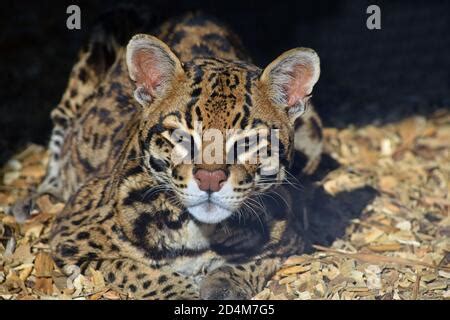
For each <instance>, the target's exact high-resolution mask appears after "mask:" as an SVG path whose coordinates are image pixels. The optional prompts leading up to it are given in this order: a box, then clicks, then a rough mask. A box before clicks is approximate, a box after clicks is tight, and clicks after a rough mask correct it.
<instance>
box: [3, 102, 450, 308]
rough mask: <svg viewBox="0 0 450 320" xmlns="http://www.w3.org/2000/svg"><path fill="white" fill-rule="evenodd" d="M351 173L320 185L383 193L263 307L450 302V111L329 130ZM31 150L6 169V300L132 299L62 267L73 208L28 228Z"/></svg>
mask: <svg viewBox="0 0 450 320" xmlns="http://www.w3.org/2000/svg"><path fill="white" fill-rule="evenodd" d="M325 138H326V152H327V153H328V154H330V155H331V156H332V157H333V158H334V159H335V160H337V161H338V162H339V163H340V164H341V166H340V167H339V168H338V169H336V170H333V171H331V172H329V173H328V174H327V175H326V176H325V177H324V178H323V179H322V180H321V181H320V182H319V183H318V184H319V185H320V186H322V187H323V188H324V189H325V190H326V192H327V193H328V194H330V195H331V196H333V195H335V194H338V193H339V192H342V191H351V190H353V189H355V188H360V187H361V186H365V185H368V186H371V187H373V188H375V189H377V190H378V191H379V193H378V195H377V196H376V198H375V199H374V201H373V202H371V203H370V204H369V205H367V206H366V208H365V209H364V211H363V213H362V215H361V216H359V217H358V218H356V219H353V220H352V221H350V223H349V225H348V227H347V228H346V232H345V235H344V236H343V237H341V238H339V239H337V240H335V241H334V242H333V244H332V245H331V246H330V247H323V246H315V249H316V251H315V252H314V253H312V254H304V255H300V256H292V257H290V258H289V259H288V260H287V261H286V263H285V265H284V267H283V268H282V269H281V270H280V271H279V272H278V273H277V274H276V275H275V276H274V278H273V279H272V280H271V281H270V282H269V284H268V285H267V288H266V289H264V290H263V291H262V292H260V293H259V294H258V295H257V296H256V297H255V299H386V300H390V299H401V300H403V299H450V288H449V284H450V215H449V212H450V197H449V194H450V184H449V180H450V112H449V111H445V110H442V111H438V112H436V113H435V114H433V115H431V116H429V117H427V118H425V117H421V116H416V117H411V118H407V119H404V120H402V121H400V122H397V123H391V124H387V125H383V126H373V125H368V126H365V127H360V128H356V127H348V128H345V129H334V128H328V129H326V130H325ZM46 162H47V153H46V151H45V148H44V147H41V146H37V145H30V146H28V147H27V148H26V149H25V150H23V151H22V152H21V153H19V154H17V155H16V156H15V157H13V158H12V159H11V160H10V161H9V162H8V163H7V164H6V165H5V166H4V167H3V168H2V169H1V171H0V178H1V179H0V180H1V181H0V300H1V299H92V300H96V299H126V298H129V297H127V296H121V295H120V294H118V293H117V292H114V291H113V290H111V289H109V288H108V287H107V286H106V285H105V282H104V280H103V276H102V274H101V273H100V272H97V271H94V270H91V273H90V275H89V276H82V275H76V274H74V275H73V276H71V277H69V278H67V277H65V276H64V275H63V274H62V273H61V272H60V271H59V270H57V269H56V268H55V267H54V263H53V261H52V260H51V258H50V256H49V254H48V252H49V247H48V244H47V239H48V234H49V226H50V224H51V222H52V220H53V218H54V217H55V215H56V214H57V213H58V212H60V211H61V210H62V208H63V204H62V203H53V202H52V201H51V200H50V199H49V198H48V197H47V196H43V197H41V198H39V199H38V201H37V207H38V209H37V210H36V211H35V212H33V216H32V218H31V219H30V220H29V221H27V222H26V223H24V224H18V223H17V222H16V221H15V219H14V218H13V217H12V216H9V215H7V212H8V209H9V207H10V205H11V204H12V203H14V202H15V200H16V199H18V198H20V197H22V196H24V195H25V194H26V193H27V192H28V190H29V189H30V188H31V187H33V186H36V184H37V183H38V182H39V180H40V179H41V177H42V176H43V175H44V173H45V165H46Z"/></svg>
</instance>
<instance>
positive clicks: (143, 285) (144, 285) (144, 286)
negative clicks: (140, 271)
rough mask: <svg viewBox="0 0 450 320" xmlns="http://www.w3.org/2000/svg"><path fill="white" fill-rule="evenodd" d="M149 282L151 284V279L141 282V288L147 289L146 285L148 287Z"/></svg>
mask: <svg viewBox="0 0 450 320" xmlns="http://www.w3.org/2000/svg"><path fill="white" fill-rule="evenodd" d="M151 284H152V282H151V281H145V282H144V283H143V284H142V288H143V289H148V287H150V285H151Z"/></svg>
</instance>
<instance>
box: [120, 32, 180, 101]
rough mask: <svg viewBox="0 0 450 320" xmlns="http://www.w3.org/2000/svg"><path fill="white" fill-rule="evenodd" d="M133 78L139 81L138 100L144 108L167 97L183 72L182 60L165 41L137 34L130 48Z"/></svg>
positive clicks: (129, 61)
mask: <svg viewBox="0 0 450 320" xmlns="http://www.w3.org/2000/svg"><path fill="white" fill-rule="evenodd" d="M126 60H127V66H128V72H129V74H130V78H131V79H132V80H133V81H135V82H136V90H135V91H134V97H135V99H136V100H137V101H138V102H139V103H140V104H141V105H143V106H146V105H148V104H150V103H151V102H152V101H153V100H154V99H155V98H157V97H160V96H162V95H164V93H166V92H167V89H168V88H170V87H171V85H172V81H173V79H174V78H175V76H176V75H177V74H178V73H180V72H183V68H182V66H181V62H180V60H179V59H178V58H177V57H176V56H175V54H174V53H173V52H172V51H171V50H170V49H169V47H168V46H167V45H166V44H165V43H164V42H162V41H161V40H159V39H157V38H155V37H153V36H150V35H146V34H137V35H135V36H134V37H133V38H132V39H131V40H130V42H129V43H128V45H127V53H126Z"/></svg>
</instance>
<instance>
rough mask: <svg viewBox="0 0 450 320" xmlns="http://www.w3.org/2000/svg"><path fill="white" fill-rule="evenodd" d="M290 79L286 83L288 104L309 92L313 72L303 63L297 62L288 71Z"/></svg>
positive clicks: (290, 104) (291, 104) (300, 98)
mask: <svg viewBox="0 0 450 320" xmlns="http://www.w3.org/2000/svg"><path fill="white" fill-rule="evenodd" d="M290 76H291V77H292V80H291V81H290V82H289V83H288V84H287V85H286V93H287V98H288V101H287V103H288V106H293V105H295V104H296V103H298V102H299V101H300V100H302V99H304V98H305V97H306V96H307V95H308V94H309V93H310V92H311V85H310V83H311V79H312V77H313V72H312V70H311V69H308V68H307V67H305V66H304V65H301V64H297V65H295V66H294V67H293V70H292V71H291V72H290Z"/></svg>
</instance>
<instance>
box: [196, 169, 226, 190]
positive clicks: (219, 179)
mask: <svg viewBox="0 0 450 320" xmlns="http://www.w3.org/2000/svg"><path fill="white" fill-rule="evenodd" d="M194 178H195V181H197V184H198V187H199V188H200V190H203V191H207V192H217V191H219V190H220V189H222V187H223V185H224V184H225V182H226V181H227V179H228V176H227V174H226V172H225V171H223V170H214V171H209V170H205V169H198V170H197V171H196V172H195V173H194Z"/></svg>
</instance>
